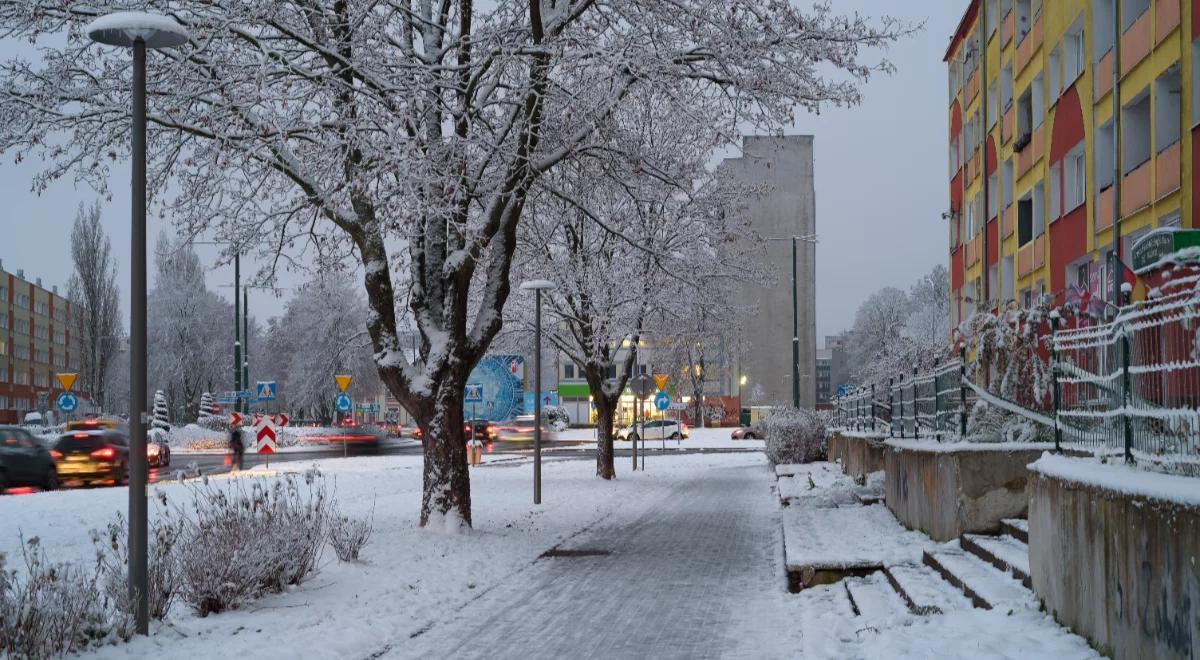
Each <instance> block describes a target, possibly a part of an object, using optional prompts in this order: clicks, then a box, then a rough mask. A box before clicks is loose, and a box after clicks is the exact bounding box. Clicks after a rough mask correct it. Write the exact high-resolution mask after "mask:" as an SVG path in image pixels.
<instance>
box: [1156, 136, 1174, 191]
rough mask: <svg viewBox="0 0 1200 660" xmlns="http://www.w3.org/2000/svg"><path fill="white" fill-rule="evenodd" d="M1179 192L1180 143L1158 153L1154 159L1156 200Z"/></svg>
mask: <svg viewBox="0 0 1200 660" xmlns="http://www.w3.org/2000/svg"><path fill="white" fill-rule="evenodd" d="M1176 190H1179V142H1178V141H1176V142H1175V143H1174V144H1172V145H1171V146H1169V147H1167V148H1166V149H1163V150H1162V151H1160V152H1158V157H1157V158H1155V159H1154V199H1160V198H1162V197H1165V196H1166V195H1169V194H1171V193H1173V192H1175V191H1176Z"/></svg>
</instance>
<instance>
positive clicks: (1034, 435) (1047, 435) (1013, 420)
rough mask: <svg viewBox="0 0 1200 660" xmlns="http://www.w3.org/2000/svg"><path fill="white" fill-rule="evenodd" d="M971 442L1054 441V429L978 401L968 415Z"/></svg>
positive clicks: (968, 432)
mask: <svg viewBox="0 0 1200 660" xmlns="http://www.w3.org/2000/svg"><path fill="white" fill-rule="evenodd" d="M966 439H967V441H969V442H1053V441H1054V429H1052V428H1050V427H1048V426H1044V425H1042V424H1038V423H1036V422H1034V421H1032V420H1030V419H1026V418H1024V417H1021V416H1020V415H1014V414H1013V413H1011V412H1009V411H1007V410H1003V409H1001V408H998V407H996V406H993V405H990V404H989V403H987V402H986V401H976V402H975V405H974V407H972V408H971V414H970V415H969V416H968V417H967V437H966Z"/></svg>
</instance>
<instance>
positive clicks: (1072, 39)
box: [1051, 14, 1084, 94]
mask: <svg viewBox="0 0 1200 660" xmlns="http://www.w3.org/2000/svg"><path fill="white" fill-rule="evenodd" d="M1083 44H1084V41H1083V14H1080V15H1079V18H1076V19H1075V22H1074V23H1073V24H1071V27H1069V28H1067V32H1066V34H1065V35H1063V45H1062V89H1066V88H1067V87H1070V86H1071V83H1074V82H1075V79H1076V78H1078V77H1079V76H1081V75H1083V49H1084V45H1083ZM1051 91H1052V92H1053V93H1055V94H1057V93H1058V90H1057V89H1055V88H1054V87H1051Z"/></svg>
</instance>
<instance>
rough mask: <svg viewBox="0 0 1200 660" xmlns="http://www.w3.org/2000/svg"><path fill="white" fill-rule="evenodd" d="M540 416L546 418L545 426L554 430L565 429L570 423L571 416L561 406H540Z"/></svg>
mask: <svg viewBox="0 0 1200 660" xmlns="http://www.w3.org/2000/svg"><path fill="white" fill-rule="evenodd" d="M542 417H543V418H544V419H545V420H546V426H549V427H550V428H551V429H553V430H555V431H565V430H567V427H568V426H570V425H571V416H570V415H568V414H567V409H566V408H563V407H562V406H542Z"/></svg>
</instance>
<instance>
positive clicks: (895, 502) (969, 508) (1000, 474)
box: [884, 440, 1051, 541]
mask: <svg viewBox="0 0 1200 660" xmlns="http://www.w3.org/2000/svg"><path fill="white" fill-rule="evenodd" d="M994 446H996V447H1002V448H1001V449H989V448H988V446H987V445H977V444H975V445H968V444H966V443H957V444H955V445H937V444H934V443H930V442H914V441H902V440H901V441H897V440H889V441H887V443H886V447H887V449H886V451H885V452H884V469H885V470H886V481H885V486H886V493H887V495H886V498H887V499H886V501H887V506H888V508H889V509H891V511H892V513H893V514H895V515H896V518H898V519H899V520H900V522H901V523H902V524H903V525H905V526H906V527H908V528H909V529H918V530H920V531H922V532H925V533H926V534H928V535H929V536H931V537H933V538H934V539H935V540H937V541H949V540H952V539H956V538H958V537H959V536H960V535H962V534H963V533H968V532H969V533H987V532H991V533H995V532H998V531H999V529H1000V521H1001V520H1002V519H1004V518H1020V517H1023V516H1024V515H1025V511H1026V509H1027V508H1028V505H1029V498H1028V495H1027V494H1026V492H1025V485H1026V482H1027V480H1028V475H1029V471H1028V469H1027V468H1026V467H1025V466H1026V465H1028V464H1029V463H1032V462H1033V461H1034V460H1035V459H1037V457H1038V456H1040V455H1041V454H1042V452H1043V451H1045V450H1046V449H1049V448H1051V447H1046V448H1042V447H1040V446H1039V447H1037V448H1033V447H1032V446H1030V445H1022V446H1021V447H1023V448H1015V447H1012V446H1004V445H994Z"/></svg>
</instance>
